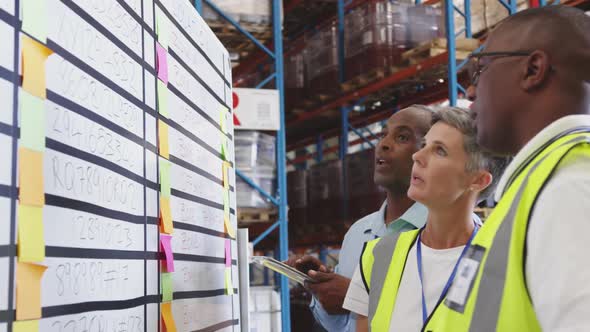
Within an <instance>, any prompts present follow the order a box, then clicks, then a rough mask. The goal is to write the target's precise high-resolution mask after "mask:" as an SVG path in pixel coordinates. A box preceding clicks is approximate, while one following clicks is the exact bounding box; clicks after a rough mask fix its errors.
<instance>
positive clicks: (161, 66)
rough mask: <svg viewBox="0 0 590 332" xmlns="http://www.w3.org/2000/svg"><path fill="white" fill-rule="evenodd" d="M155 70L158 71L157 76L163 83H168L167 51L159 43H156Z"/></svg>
mask: <svg viewBox="0 0 590 332" xmlns="http://www.w3.org/2000/svg"><path fill="white" fill-rule="evenodd" d="M156 54H157V58H156V71H157V72H158V78H159V79H160V80H162V82H164V83H165V84H168V60H167V56H168V53H167V52H166V49H164V48H163V47H162V46H160V44H157V43H156Z"/></svg>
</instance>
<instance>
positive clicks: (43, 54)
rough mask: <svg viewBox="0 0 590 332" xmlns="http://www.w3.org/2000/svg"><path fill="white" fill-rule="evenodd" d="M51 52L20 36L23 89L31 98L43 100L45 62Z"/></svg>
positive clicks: (44, 92) (44, 95)
mask: <svg viewBox="0 0 590 332" xmlns="http://www.w3.org/2000/svg"><path fill="white" fill-rule="evenodd" d="M52 53H53V52H52V51H51V50H50V49H49V48H47V47H46V46H45V45H43V44H41V43H39V42H37V41H35V40H33V39H32V38H30V37H27V36H25V35H23V36H22V70H23V89H25V91H27V92H28V93H30V94H32V95H33V96H37V97H39V98H41V99H45V98H46V96H47V94H46V91H45V61H46V60H47V57H48V56H50V55H51V54H52Z"/></svg>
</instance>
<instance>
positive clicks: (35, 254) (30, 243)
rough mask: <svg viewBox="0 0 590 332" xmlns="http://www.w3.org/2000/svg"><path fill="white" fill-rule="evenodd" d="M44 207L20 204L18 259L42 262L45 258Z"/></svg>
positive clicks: (25, 261)
mask: <svg viewBox="0 0 590 332" xmlns="http://www.w3.org/2000/svg"><path fill="white" fill-rule="evenodd" d="M43 234H44V232H43V208H42V207H38V206H30V205H23V204H19V205H18V261H19V262H23V263H34V262H42V261H43V260H44V259H45V239H44V236H43Z"/></svg>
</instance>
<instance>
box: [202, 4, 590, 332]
mask: <svg viewBox="0 0 590 332" xmlns="http://www.w3.org/2000/svg"><path fill="white" fill-rule="evenodd" d="M203 1H204V2H205V3H207V5H209V6H210V7H211V8H212V9H213V10H214V11H215V12H217V13H218V14H219V15H220V16H221V17H222V18H223V19H225V20H226V21H227V22H229V23H230V24H231V25H233V26H234V27H235V28H236V29H237V30H238V31H239V32H241V33H243V34H244V35H245V36H246V37H247V38H249V39H250V40H251V41H252V42H253V43H254V44H255V45H256V46H258V48H259V50H258V52H253V53H251V54H250V55H249V57H248V58H246V59H243V60H241V61H240V64H239V65H238V66H237V67H236V68H234V70H233V71H234V82H235V81H236V78H239V76H240V75H242V74H245V73H248V72H251V71H252V70H260V69H261V68H267V67H269V66H270V67H271V69H273V70H271V71H272V72H273V73H271V74H270V75H269V76H268V77H267V78H265V79H264V80H262V81H261V82H260V83H259V84H258V85H257V86H256V88H261V87H264V86H265V85H266V84H268V83H269V82H271V81H272V80H273V79H274V81H275V85H276V89H278V90H279V95H280V121H281V126H280V130H279V132H278V133H277V158H278V159H277V179H278V190H277V191H278V197H274V196H272V195H271V193H266V192H265V191H264V190H262V189H261V188H260V187H258V186H257V185H256V184H255V183H254V182H253V181H251V180H250V179H248V178H247V177H246V176H244V175H243V174H241V173H240V172H239V171H236V173H237V175H238V176H240V177H241V178H242V179H243V180H244V181H245V182H246V183H248V184H249V185H250V186H251V187H253V188H254V189H256V190H257V191H259V192H260V193H261V194H262V195H263V196H265V197H266V198H268V199H269V200H270V201H271V202H272V203H273V204H275V205H277V206H278V208H279V220H278V221H277V222H275V223H274V224H272V225H271V226H270V227H268V228H267V229H266V230H265V231H263V232H262V233H261V234H260V235H258V237H257V238H256V239H254V241H253V243H254V245H256V244H258V243H259V242H260V241H261V240H263V239H264V238H265V237H267V236H268V235H269V234H271V233H272V232H273V231H274V230H275V229H276V228H277V227H278V228H279V258H280V259H282V260H284V259H287V255H288V222H287V209H288V205H287V188H286V170H287V157H286V152H287V151H303V155H302V156H298V157H296V158H293V159H291V160H289V163H290V164H292V165H298V164H305V162H306V161H307V160H309V159H315V161H316V162H321V161H322V159H323V157H324V155H326V154H328V153H336V152H337V153H338V156H339V158H340V159H341V160H344V159H345V158H346V155H347V154H348V149H349V147H350V146H353V145H356V144H368V145H369V146H374V144H375V142H376V141H377V136H376V135H375V134H374V133H372V132H371V130H370V129H369V126H370V125H371V124H374V123H376V122H379V121H384V120H386V119H387V118H388V117H389V116H390V115H391V114H393V112H395V111H397V110H399V109H400V108H403V107H406V106H409V105H411V104H416V103H423V104H429V103H435V102H440V101H444V100H447V99H448V101H449V104H450V105H456V104H457V100H458V97H459V94H465V88H464V87H462V86H461V85H460V82H459V81H460V80H459V73H460V70H461V68H462V67H463V66H465V65H466V61H462V62H461V63H457V61H456V57H455V55H456V53H455V51H456V44H455V41H456V38H457V37H459V36H461V35H464V36H465V37H467V38H472V37H473V34H472V30H471V8H470V4H471V1H470V0H464V9H463V11H462V10H460V9H459V8H457V7H456V6H454V4H453V2H452V1H445V0H426V1H422V0H415V2H416V4H423V5H434V4H436V3H439V2H441V1H442V2H443V5H442V7H443V10H444V13H445V31H446V39H447V51H446V52H444V53H442V54H439V55H436V56H433V57H430V58H427V59H425V60H424V61H422V62H420V63H418V64H415V65H412V66H409V67H406V68H404V69H402V70H399V71H397V72H395V73H393V74H390V75H388V76H385V77H383V78H381V79H379V80H377V81H374V82H372V83H370V84H367V85H365V86H361V87H359V88H357V89H354V90H352V91H349V92H346V93H343V94H340V95H338V96H335V97H334V98H332V99H330V100H327V101H326V102H323V103H321V104H320V105H317V106H316V107H315V108H313V109H312V110H310V111H306V112H304V113H301V114H297V115H296V116H294V117H291V118H290V119H289V120H288V121H287V120H286V118H287V115H286V113H285V105H284V100H285V99H284V97H285V96H284V93H285V89H284V68H283V56H284V55H288V54H290V52H292V51H295V50H296V48H295V47H291V48H289V47H288V45H286V47H285V52H283V34H282V21H281V5H283V2H284V9H285V12H284V15H285V16H287V15H289V12H290V11H292V10H293V9H294V8H297V7H298V6H302V5H303V4H304V3H305V1H306V0H284V1H281V0H272V4H273V10H272V21H273V24H272V33H273V38H272V42H268V43H266V44H263V43H261V42H259V41H258V40H256V38H255V37H253V36H252V35H251V34H250V33H249V32H248V31H246V30H245V29H243V28H242V27H240V25H239V24H238V23H237V22H235V21H234V20H233V19H232V18H231V17H229V16H227V15H225V14H224V13H223V12H222V11H221V10H220V9H219V8H217V7H216V6H215V5H214V4H213V3H211V0H194V2H195V7H196V8H197V10H199V11H200V10H201V6H202V2H203ZM498 1H499V2H500V3H501V4H502V5H503V6H504V7H505V8H506V10H507V11H508V13H509V14H513V13H515V12H516V10H517V1H516V0H498ZM532 1H537V5H539V6H544V5H547V4H548V3H547V0H531V2H532ZM364 2H365V0H348V1H345V0H337V6H336V13H323V14H322V15H319V16H320V17H322V18H321V20H320V22H318V24H317V25H315V27H317V26H319V25H320V24H323V23H326V22H330V21H334V20H337V29H338V39H339V50H338V58H339V69H340V70H339V72H340V77H339V80H340V83H342V81H343V77H344V70H345V68H344V48H343V40H344V15H345V12H346V11H348V10H351V9H353V8H355V7H357V6H359V5H361V4H362V3H364ZM556 3H559V0H557V1H553V2H552V4H556ZM564 4H567V5H570V6H581V5H582V6H586V7H587V6H588V4H590V0H568V1H565V2H564ZM455 15H459V16H460V17H462V18H463V19H464V21H465V28H464V29H463V30H461V31H458V32H456V31H455V27H454V17H455ZM312 28H313V25H312ZM295 40H296V39H295ZM293 44H295V43H293ZM273 48H274V52H273V51H271V49H273ZM477 51H479V49H478V50H476V52H477ZM269 64H270V65H269ZM441 66H448V70H446V79H445V80H442V79H441V80H442V82H440V84H438V85H436V86H434V87H429V88H421V89H418V90H417V91H416V92H415V93H414V94H412V95H411V96H409V97H405V98H403V99H402V100H396V101H395V104H394V105H383V107H381V108H378V109H377V110H376V111H372V112H364V113H367V114H363V115H362V116H357V117H355V118H352V119H351V118H350V117H349V114H350V113H351V112H353V110H354V109H356V107H357V106H359V105H362V104H363V103H364V102H365V99H366V98H368V97H369V96H372V95H375V94H377V93H378V92H379V91H382V90H383V89H386V88H389V87H392V86H395V85H396V84H400V83H401V82H403V81H405V80H408V79H411V78H413V77H416V76H418V75H420V74H422V73H425V72H429V71H432V70H434V69H436V68H439V67H441ZM361 107H362V106H361ZM334 111H337V112H338V113H339V115H338V116H336V115H335V114H334ZM329 113H332V114H333V115H334V116H333V117H332V118H331V119H332V120H337V121H338V122H339V125H338V126H334V127H330V128H328V129H327V130H324V129H320V130H322V134H319V135H318V134H317V130H318V127H317V126H314V124H315V122H316V121H317V120H319V119H320V118H322V117H324V116H325V115H326V114H329ZM287 127H288V128H289V129H293V128H295V127H300V128H303V130H302V131H303V132H306V134H304V135H303V137H296V138H295V140H296V142H290V144H289V145H288V146H287V144H286V128H287ZM314 131H315V133H316V134H315V135H313V134H310V133H311V132H314ZM350 132H353V133H355V134H356V135H357V136H358V139H355V140H352V141H350V140H349V133H350ZM335 136H339V140H338V141H339V142H338V146H332V147H325V144H324V142H325V140H326V139H328V138H330V137H335ZM310 145H315V147H316V149H315V150H316V151H315V152H312V153H310V152H308V151H307V150H306V147H307V146H310ZM345 188H346V186H345ZM280 290H281V306H282V310H281V319H282V331H284V332H289V331H290V330H291V324H290V303H289V288H288V281H287V279H286V278H281V281H280Z"/></svg>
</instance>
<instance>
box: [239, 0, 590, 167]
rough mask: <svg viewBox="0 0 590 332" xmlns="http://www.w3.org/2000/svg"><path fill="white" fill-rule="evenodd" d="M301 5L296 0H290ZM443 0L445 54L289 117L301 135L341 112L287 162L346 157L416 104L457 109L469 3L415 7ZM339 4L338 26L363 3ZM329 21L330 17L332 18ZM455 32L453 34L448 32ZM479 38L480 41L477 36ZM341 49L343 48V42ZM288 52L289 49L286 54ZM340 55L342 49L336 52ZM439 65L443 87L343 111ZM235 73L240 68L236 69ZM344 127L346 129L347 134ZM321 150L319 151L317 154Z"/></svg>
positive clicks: (574, 0) (301, 140)
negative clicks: (459, 48)
mask: <svg viewBox="0 0 590 332" xmlns="http://www.w3.org/2000/svg"><path fill="white" fill-rule="evenodd" d="M293 1H299V0H293ZM441 1H442V2H443V8H442V9H443V10H444V13H445V22H444V23H445V31H446V39H447V41H448V44H447V52H445V53H443V54H439V55H436V56H433V57H430V58H428V59H426V60H424V61H422V62H421V63H418V64H415V65H412V66H409V67H406V68H404V69H402V70H399V71H397V72H395V73H393V74H391V75H388V76H385V77H383V78H382V79H379V80H376V81H374V82H372V83H370V84H368V85H365V86H361V87H359V88H358V89H355V90H352V91H349V92H346V93H343V94H341V95H339V96H337V97H335V98H333V99H331V100H328V101H327V102H325V103H322V104H320V105H318V106H316V107H314V108H313V109H311V110H309V111H307V112H304V113H301V114H298V115H297V116H296V117H295V118H292V119H290V120H288V121H287V128H289V130H293V129H295V128H297V129H299V128H306V130H300V131H307V132H311V131H313V129H315V128H317V127H314V126H313V123H314V122H315V121H317V120H319V119H321V118H322V117H324V116H325V115H326V114H330V113H332V114H334V110H338V111H339V112H340V117H339V122H340V125H339V126H338V127H335V126H334V127H329V128H328V129H327V130H323V132H322V135H321V136H318V135H315V136H312V135H305V134H304V135H303V137H301V136H302V135H299V137H296V138H294V140H295V142H292V141H290V142H289V144H288V146H287V151H301V150H303V151H305V152H306V153H305V154H304V155H300V154H298V156H297V157H296V158H292V159H290V160H289V163H290V164H291V165H299V164H302V163H304V162H305V161H306V160H310V159H315V160H316V161H321V159H322V156H323V155H326V154H327V153H334V152H338V156H339V157H342V156H344V155H345V152H346V151H347V150H348V147H349V146H352V145H356V144H362V143H368V142H369V141H371V142H374V140H373V138H374V133H371V132H370V131H369V130H368V129H367V127H368V126H369V125H371V124H373V123H375V122H379V121H383V120H385V119H387V118H388V117H389V116H391V114H393V112H395V111H396V110H398V109H400V108H403V107H406V106H409V105H411V104H415V103H424V104H430V103H436V102H442V101H444V100H448V101H449V104H450V105H453V106H455V105H457V101H458V97H459V96H460V95H461V94H462V95H464V94H465V87H463V86H461V84H460V82H459V79H458V78H459V76H460V72H461V69H463V67H464V66H465V65H466V64H467V61H466V60H464V61H462V62H460V63H457V59H456V38H457V37H460V36H464V37H466V38H473V33H472V29H471V8H470V4H471V1H470V0H465V1H464V10H460V9H459V8H457V7H456V6H454V5H453V2H452V1H444V0H427V1H423V2H422V1H420V0H416V4H424V5H434V4H437V3H439V2H441ZM497 1H498V2H499V3H500V4H502V6H504V7H505V9H506V10H507V12H508V13H509V14H513V13H515V12H516V10H517V1H516V0H497ZM342 2H343V0H338V15H337V19H338V20H339V22H342V21H343V16H344V15H343V14H344V13H343V11H342V10H341V8H344V9H345V10H350V9H351V8H354V6H357V5H358V4H359V3H362V1H358V0H354V1H349V2H348V3H342ZM559 3H560V1H559V0H556V1H552V2H551V3H550V4H559ZM562 3H563V4H565V5H568V6H578V7H579V6H582V7H584V8H588V7H589V5H590V1H588V0H569V1H564V2H562ZM547 4H549V2H547V1H546V0H538V1H537V5H539V6H544V5H547ZM455 15H459V16H460V17H461V18H463V19H464V22H465V28H463V29H462V30H461V31H454V30H455V26H454V25H455V24H454V20H453V19H451V18H454V17H455ZM331 19H333V18H331ZM341 26H342V24H340V23H339V24H338V27H339V33H342V32H340V27H341ZM451 31H454V33H451ZM480 38H482V37H480ZM341 45H342V44H341ZM480 49H481V47H480V48H478V49H477V50H476V51H475V52H478V51H479V50H480ZM288 52H289V50H288V48H287V53H288ZM339 54H342V51H340V52H339ZM340 63H341V65H340V66H341V67H340V72H344V68H343V67H342V62H340ZM251 65H252V64H251V63H247V66H251ZM441 65H447V66H448V70H447V71H446V77H445V79H444V80H442V79H441V81H442V82H441V84H439V85H438V86H436V87H434V88H428V89H424V90H421V91H417V92H416V93H415V94H412V95H411V96H409V97H407V98H404V99H402V100H399V101H398V102H397V103H396V104H394V105H385V106H384V107H382V108H381V109H379V110H378V111H375V112H371V113H370V114H367V115H361V116H358V117H356V118H350V117H348V116H347V113H350V112H351V110H352V109H353V108H354V107H355V106H356V105H358V104H362V103H363V100H364V98H367V97H370V96H372V95H375V94H377V93H378V92H379V91H382V90H383V89H387V88H389V87H391V86H395V85H396V84H399V83H400V82H403V81H405V80H408V79H411V78H413V77H416V76H418V75H420V74H422V73H426V72H428V71H431V70H433V69H435V68H437V67H440V66H441ZM238 70H239V69H238ZM331 119H333V120H336V119H337V117H336V116H333V117H332V118H331ZM345 128H348V129H347V130H346V131H345ZM349 132H354V133H357V134H359V135H358V136H359V138H358V139H356V140H353V141H348V137H349V135H348V133H349ZM335 136H339V144H338V147H334V146H332V147H324V144H323V142H322V141H325V140H326V139H327V138H330V137H335ZM312 145H315V146H316V149H315V151H314V152H307V150H306V147H309V146H312ZM320 150H321V151H320Z"/></svg>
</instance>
